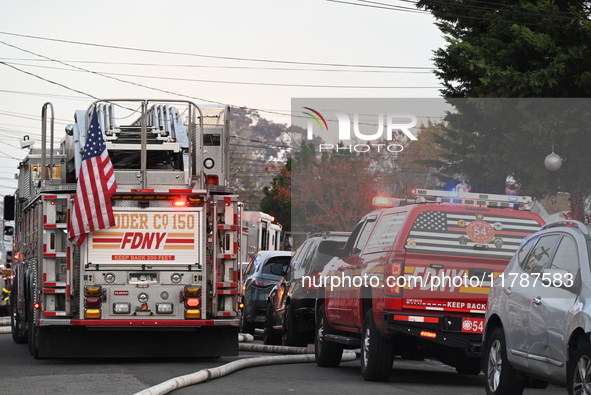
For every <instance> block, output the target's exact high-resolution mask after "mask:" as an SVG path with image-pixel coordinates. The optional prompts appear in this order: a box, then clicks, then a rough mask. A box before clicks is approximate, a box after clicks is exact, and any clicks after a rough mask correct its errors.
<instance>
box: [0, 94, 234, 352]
mask: <svg viewBox="0 0 591 395" xmlns="http://www.w3.org/2000/svg"><path fill="white" fill-rule="evenodd" d="M50 110H51V114H50V118H49V112H50ZM93 117H95V118H96V119H93ZM93 122H97V123H98V127H99V129H100V132H101V135H102V138H103V140H104V144H105V147H106V151H107V152H108V157H109V160H110V162H111V164H112V166H113V169H114V177H115V181H116V189H115V192H114V193H113V195H112V196H110V199H108V200H109V201H110V202H111V206H112V215H113V218H114V225H112V226H110V227H103V228H99V229H96V230H94V231H91V232H89V233H88V234H86V235H85V238H84V239H83V241H82V242H81V244H80V245H77V244H76V243H74V241H76V240H75V239H72V240H70V239H71V237H70V236H71V234H70V232H69V230H70V228H71V224H72V220H73V215H74V212H75V209H76V207H75V205H76V203H75V202H76V199H83V198H85V196H84V194H80V193H78V194H77V186H78V182H79V181H80V179H81V177H82V174H81V169H82V167H81V164H82V163H83V162H84V161H85V160H88V159H86V158H87V157H86V156H85V153H86V152H87V150H89V149H90V148H89V144H87V141H88V140H90V137H89V134H88V131H89V127H90V125H94V124H93ZM47 125H49V126H50V128H51V133H50V137H49V140H48V141H49V142H50V144H49V147H47V144H46V143H45V141H46V137H47V130H46V129H47ZM24 141H25V145H29V146H30V145H31V141H29V140H28V139H24ZM53 141H54V130H53V106H52V105H51V104H50V103H46V104H45V105H44V106H43V109H42V138H41V143H42V145H41V148H40V149H38V148H31V150H30V153H29V154H28V155H27V157H26V158H25V159H24V160H23V161H22V162H21V163H20V165H19V187H18V190H17V192H16V194H15V196H14V210H13V212H14V217H15V218H14V220H15V232H14V244H15V247H14V254H13V265H12V272H13V274H14V276H15V277H14V285H13V292H12V293H11V302H12V306H13V308H12V315H11V326H12V337H13V339H14V340H15V341H16V342H17V343H28V345H29V350H30V352H31V354H32V355H33V356H35V357H90V356H94V357H111V356H165V357H169V356H181V357H184V356H189V357H212V356H213V357H217V356H223V355H237V353H238V337H237V333H238V328H239V309H238V299H237V293H238V292H237V291H238V286H239V285H238V275H237V273H238V272H237V270H238V267H237V260H238V256H239V252H238V244H239V243H238V229H239V226H240V224H239V214H238V197H237V196H236V195H234V194H233V189H232V188H231V186H230V185H229V183H228V180H229V178H230V177H229V156H228V143H229V107H228V106H210V105H208V106H202V105H197V104H194V103H192V102H189V101H183V100H143V99H137V100H136V99H113V100H111V99H108V100H97V101H95V102H94V103H92V104H91V105H90V106H89V107H88V108H87V109H86V110H80V111H76V113H75V123H74V124H72V125H68V127H67V128H66V135H65V137H64V138H63V139H62V140H61V142H60V145H59V147H58V148H54V146H53ZM91 141H92V140H91ZM93 169H94V168H93ZM84 179H85V180H88V179H89V178H88V177H87V175H86V174H85V178H84ZM95 209H97V210H98V211H99V212H100V211H101V210H106V209H108V207H107V205H106V204H105V207H95ZM5 214H6V213H5Z"/></svg>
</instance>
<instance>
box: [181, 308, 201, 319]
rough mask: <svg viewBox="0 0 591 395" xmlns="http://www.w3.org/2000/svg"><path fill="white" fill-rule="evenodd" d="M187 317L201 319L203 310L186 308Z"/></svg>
mask: <svg viewBox="0 0 591 395" xmlns="http://www.w3.org/2000/svg"><path fill="white" fill-rule="evenodd" d="M185 318H193V319H195V318H196V319H199V318H201V310H186V311H185Z"/></svg>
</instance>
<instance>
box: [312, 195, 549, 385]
mask: <svg viewBox="0 0 591 395" xmlns="http://www.w3.org/2000/svg"><path fill="white" fill-rule="evenodd" d="M416 192H417V196H416V200H415V201H413V202H412V203H413V204H407V203H409V202H408V201H407V200H396V199H375V203H378V204H376V205H377V206H378V207H381V208H380V209H378V210H376V211H373V212H371V213H369V214H367V215H366V216H365V217H363V218H362V219H361V221H360V222H359V224H358V225H357V226H356V228H355V229H354V230H353V233H352V234H351V236H350V237H349V239H348V241H347V244H346V245H345V247H344V249H343V251H342V253H341V254H340V255H339V257H338V258H335V259H333V260H332V261H331V262H330V263H329V264H328V265H327V266H326V268H325V270H324V271H323V273H322V275H321V276H320V278H319V279H317V280H316V283H315V284H313V285H314V286H315V287H319V288H321V289H322V291H323V292H321V294H320V295H322V296H320V297H319V299H318V301H317V308H316V312H317V313H316V314H317V317H316V339H315V350H316V362H317V364H318V365H320V366H338V365H339V363H340V360H341V354H342V350H343V348H358V347H361V371H362V374H363V377H364V379H366V380H369V381H384V380H388V377H389V376H390V373H391V371H392V364H393V361H394V357H395V356H396V355H400V356H402V357H405V358H423V357H434V358H437V359H439V360H440V361H442V362H443V363H446V364H448V365H451V366H454V367H455V368H456V370H457V371H458V372H459V373H463V374H478V373H479V372H480V370H481V365H480V352H481V346H482V330H483V325H484V313H485V310H486V303H487V296H488V292H489V288H490V284H491V283H492V281H493V279H494V278H495V277H496V276H498V275H499V274H500V273H502V272H503V270H504V269H505V267H506V265H507V263H508V262H509V260H510V259H511V257H512V256H513V254H514V252H515V251H516V250H517V248H518V246H519V244H520V242H521V240H522V239H523V238H524V237H525V236H527V235H528V234H531V233H533V232H535V231H536V230H537V229H539V227H540V225H542V224H543V223H544V222H543V220H542V218H541V217H539V216H538V215H536V214H534V213H531V212H528V211H527V210H528V209H529V207H530V206H531V198H529V197H526V196H505V195H491V194H477V193H468V192H445V191H435V190H426V189H419V190H417V191H416ZM415 203H417V204H415ZM421 203H422V204H421Z"/></svg>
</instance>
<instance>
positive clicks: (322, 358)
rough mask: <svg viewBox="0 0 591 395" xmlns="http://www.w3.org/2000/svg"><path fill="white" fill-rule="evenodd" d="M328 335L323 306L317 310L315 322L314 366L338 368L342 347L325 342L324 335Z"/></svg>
mask: <svg viewBox="0 0 591 395" xmlns="http://www.w3.org/2000/svg"><path fill="white" fill-rule="evenodd" d="M328 334H330V326H329V325H328V321H327V320H326V311H325V309H324V306H322V307H320V309H319V310H318V319H317V320H316V335H315V337H314V354H315V356H316V365H318V366H322V367H330V368H334V367H337V366H339V364H340V363H341V358H342V357H343V345H342V344H339V343H334V342H330V341H326V339H324V336H325V335H328Z"/></svg>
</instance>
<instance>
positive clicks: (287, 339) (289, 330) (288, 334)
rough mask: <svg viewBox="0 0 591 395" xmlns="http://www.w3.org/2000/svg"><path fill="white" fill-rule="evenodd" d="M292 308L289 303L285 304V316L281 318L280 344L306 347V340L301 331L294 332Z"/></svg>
mask: <svg viewBox="0 0 591 395" xmlns="http://www.w3.org/2000/svg"><path fill="white" fill-rule="evenodd" d="M293 314H294V313H293V308H292V307H291V304H288V305H287V306H285V317H284V318H283V336H282V338H281V344H282V345H284V346H293V347H306V346H307V345H308V341H307V340H306V337H305V336H303V335H302V334H301V333H298V332H296V328H295V322H294V316H293Z"/></svg>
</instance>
